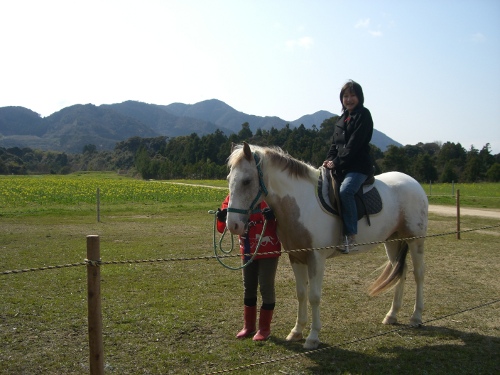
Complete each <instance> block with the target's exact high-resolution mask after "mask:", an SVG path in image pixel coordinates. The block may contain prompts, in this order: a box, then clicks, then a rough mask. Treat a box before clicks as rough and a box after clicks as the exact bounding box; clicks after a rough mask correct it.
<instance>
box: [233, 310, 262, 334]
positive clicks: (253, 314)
mask: <svg viewBox="0 0 500 375" xmlns="http://www.w3.org/2000/svg"><path fill="white" fill-rule="evenodd" d="M256 320H257V306H245V309H244V314H243V322H244V324H243V329H242V330H241V331H239V332H238V334H237V335H236V337H237V338H239V339H242V338H244V337H249V336H252V335H253V334H254V333H255V321H256Z"/></svg>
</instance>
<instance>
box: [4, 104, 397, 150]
mask: <svg viewBox="0 0 500 375" xmlns="http://www.w3.org/2000/svg"><path fill="white" fill-rule="evenodd" d="M333 116H336V115H335V114H333V113H330V112H328V111H318V112H315V113H314V114H309V115H304V116H302V117H300V118H299V119H297V120H294V121H287V120H283V119H281V118H279V117H276V116H265V117H261V116H255V115H249V114H246V113H243V112H239V111H237V110H235V109H234V108H232V107H231V106H229V105H227V104H226V103H224V102H222V101H220V100H217V99H210V100H205V101H202V102H199V103H196V104H183V103H172V104H169V105H157V104H148V103H142V102H138V101H125V102H123V103H116V104H103V105H100V106H95V105H93V104H85V105H83V104H77V105H73V106H69V107H66V108H63V109H61V110H60V111H58V112H55V113H53V114H51V115H50V116H47V117H43V118H42V117H41V116H40V115H39V114H37V113H36V112H34V111H32V110H30V109H28V108H24V107H0V147H5V148H10V147H19V148H24V147H29V148H32V149H40V150H53V151H64V152H68V153H80V152H82V149H83V147H84V146H85V145H88V144H93V145H95V146H96V148H97V150H112V149H113V148H114V147H115V144H116V143H117V142H120V141H124V140H126V139H128V138H130V137H134V136H138V137H143V138H146V137H158V136H167V137H178V136H182V135H190V134H192V133H196V134H198V135H199V136H203V135H206V134H212V133H214V132H215V131H216V130H217V129H219V130H220V131H222V132H224V133H225V134H226V135H230V134H232V133H238V132H239V131H240V130H241V126H242V124H244V123H248V124H249V125H250V129H251V130H252V132H253V133H255V131H256V130H257V129H259V128H260V129H262V130H270V129H271V128H273V127H274V128H275V129H278V130H279V129H281V128H283V127H284V126H286V125H287V124H289V125H290V127H298V126H300V125H304V126H305V127H306V128H311V127H312V126H313V125H316V127H317V128H319V127H320V125H321V123H322V122H323V121H324V120H326V119H328V118H331V117H333ZM372 143H373V144H374V145H375V146H377V147H379V148H380V149H381V150H382V151H385V150H386V149H387V147H388V146H389V145H395V146H398V147H399V146H401V144H400V143H398V142H396V141H395V140H393V139H391V138H389V137H388V136H387V135H385V134H384V133H382V132H380V131H378V130H376V129H374V133H373V137H372Z"/></svg>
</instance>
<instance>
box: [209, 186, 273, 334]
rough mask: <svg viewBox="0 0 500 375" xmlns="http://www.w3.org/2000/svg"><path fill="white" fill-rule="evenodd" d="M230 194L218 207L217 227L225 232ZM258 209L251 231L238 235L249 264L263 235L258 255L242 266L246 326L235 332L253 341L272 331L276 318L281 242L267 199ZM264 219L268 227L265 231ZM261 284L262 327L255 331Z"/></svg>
mask: <svg viewBox="0 0 500 375" xmlns="http://www.w3.org/2000/svg"><path fill="white" fill-rule="evenodd" d="M228 205H229V196H227V197H226V199H225V200H224V202H223V203H222V206H221V208H219V209H218V210H217V230H218V231H219V233H222V232H224V229H225V228H226V216H227V207H228ZM259 208H260V210H259V212H257V213H252V214H251V215H250V217H249V219H248V230H247V231H246V233H245V234H244V235H243V236H240V237H239V243H240V251H241V255H242V262H243V264H246V263H247V262H248V261H249V260H250V258H251V257H252V255H253V253H254V252H255V248H256V246H257V243H258V242H259V238H260V237H261V236H263V238H262V241H261V245H260V247H259V249H258V252H257V255H256V256H255V258H254V259H253V261H252V263H250V264H248V265H247V266H246V267H244V268H243V287H244V297H243V304H244V314H243V319H244V325H243V329H242V330H241V331H240V332H238V334H237V335H236V337H237V338H244V337H249V336H252V335H254V334H255V335H254V336H253V340H254V341H263V340H266V339H267V338H268V337H269V335H270V334H271V320H272V318H273V312H274V306H275V305H276V293H275V286H274V285H275V282H274V279H275V276H276V270H277V268H278V260H279V256H280V255H281V252H280V251H281V243H280V241H279V240H278V236H277V235H276V225H277V224H276V218H275V217H274V215H273V213H272V211H271V209H270V208H269V207H268V205H267V203H266V202H264V201H263V202H262V203H261V204H260V205H259ZM264 220H267V226H266V230H265V232H264V233H262V228H263V227H264ZM259 285H260V294H261V296H262V306H261V308H260V316H259V330H258V331H257V333H255V331H256V320H257V288H258V286H259Z"/></svg>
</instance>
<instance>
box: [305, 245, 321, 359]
mask: <svg viewBox="0 0 500 375" xmlns="http://www.w3.org/2000/svg"><path fill="white" fill-rule="evenodd" d="M323 254H324V253H323ZM308 267H309V304H310V305H311V312H312V320H311V331H310V332H309V336H307V339H306V342H305V343H304V349H316V348H317V347H318V346H319V342H320V341H319V331H320V330H321V317H320V302H321V289H322V286H323V275H324V273H325V258H324V257H323V256H322V254H318V253H316V254H314V256H313V257H310V258H309V264H308Z"/></svg>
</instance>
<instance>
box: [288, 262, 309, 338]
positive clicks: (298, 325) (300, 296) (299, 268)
mask: <svg viewBox="0 0 500 375" xmlns="http://www.w3.org/2000/svg"><path fill="white" fill-rule="evenodd" d="M292 269H293V274H294V275H295V288H296V290H297V301H298V303H299V305H298V310H297V321H296V322H295V327H293V329H292V330H291V331H290V333H289V335H288V336H287V337H286V340H287V341H300V340H302V338H303V335H302V332H303V331H304V328H305V326H306V324H307V265H306V264H301V263H292Z"/></svg>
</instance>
